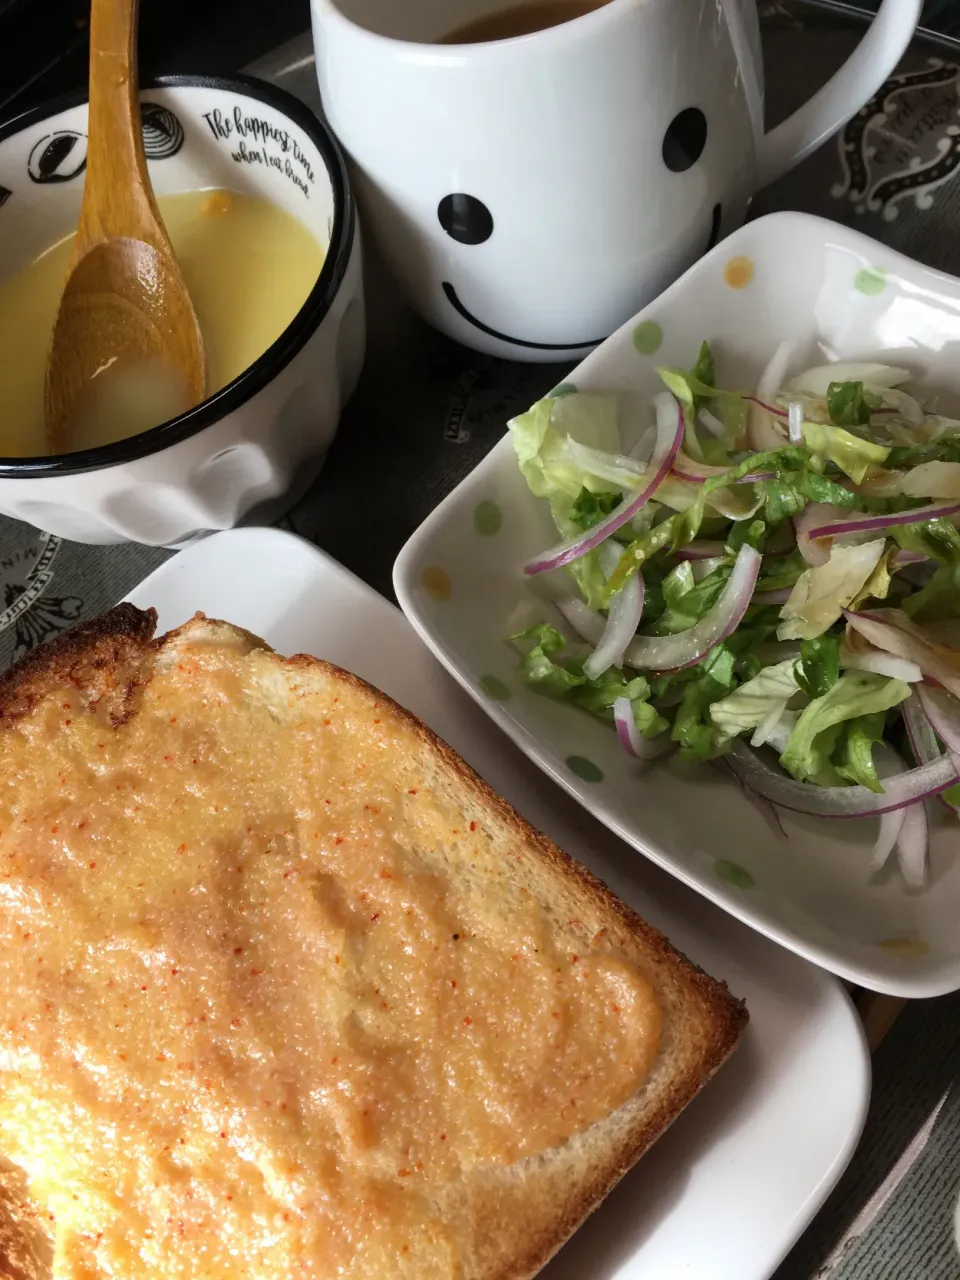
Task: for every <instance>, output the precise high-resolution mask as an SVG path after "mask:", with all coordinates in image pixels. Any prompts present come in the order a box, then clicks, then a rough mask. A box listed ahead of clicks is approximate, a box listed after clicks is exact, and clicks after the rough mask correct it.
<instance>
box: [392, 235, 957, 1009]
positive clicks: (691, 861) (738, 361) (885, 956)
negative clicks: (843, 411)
mask: <svg viewBox="0 0 960 1280" xmlns="http://www.w3.org/2000/svg"><path fill="white" fill-rule="evenodd" d="M704 339H706V340H707V341H708V342H710V344H711V346H712V347H713V349H714V352H715V354H716V356H717V367H718V378H717V381H718V384H719V385H720V386H726V387H745V386H755V385H756V379H757V377H758V375H759V374H760V372H761V370H762V369H763V366H764V365H765V364H766V362H767V361H768V360H769V358H770V355H771V354H772V352H773V351H774V349H775V348H776V346H777V344H778V343H779V342H780V341H784V340H790V341H796V342H797V344H798V346H797V351H796V353H795V361H796V364H795V371H796V372H799V370H800V369H801V368H803V367H805V365H811V364H815V363H821V362H822V361H823V360H824V359H834V358H843V359H850V358H853V359H856V358H861V359H862V358H872V359H883V358H887V359H888V360H889V362H890V363H892V364H897V365H905V366H907V367H909V368H911V369H913V370H915V371H916V373H917V375H918V376H917V379H916V383H917V385H918V386H919V387H920V388H921V394H929V393H932V392H935V391H939V392H941V393H942V392H943V391H944V390H946V389H949V388H951V387H953V388H955V391H954V397H953V399H954V403H953V405H952V409H953V410H956V409H958V408H960V400H958V395H960V386H958V380H957V373H956V368H957V354H958V344H960V280H956V279H954V278H953V277H952V276H945V275H942V274H941V273H939V272H936V271H930V270H928V269H927V268H925V267H921V266H919V265H918V264H917V263H915V262H911V261H910V260H909V259H908V258H904V257H902V256H901V255H900V254H897V253H894V252H893V251H892V250H890V249H887V248H886V247H884V246H883V245H880V244H878V243H877V242H876V241H873V240H868V239H867V238H866V237H865V236H862V235H859V234H858V233H857V232H855V231H849V230H847V228H845V227H841V226H837V225H836V224H834V223H832V222H826V221H824V220H823V219H821V218H813V217H810V216H809V215H807V214H800V213H777V214H772V215H770V216H769V217H766V218H761V219H758V220H757V221H756V222H753V223H750V224H748V225H747V226H746V227H743V228H742V229H741V230H740V231H737V232H735V233H734V235H732V236H730V237H729V239H727V240H724V241H723V242H722V243H721V244H719V245H718V246H717V247H716V249H714V250H713V252H712V253H709V254H708V255H707V256H706V257H705V258H703V259H701V260H700V262H698V263H697V264H696V266H694V267H692V268H691V269H690V270H689V271H688V272H687V273H686V275H684V276H683V277H682V278H681V279H680V280H678V281H677V283H676V284H674V285H672V286H671V288H669V289H667V291H666V292H665V293H664V294H662V295H661V297H659V298H658V299H657V300H656V301H655V302H653V303H651V305H650V306H649V307H647V308H646V309H645V310H644V311H642V312H640V314H639V315H638V316H636V317H635V318H634V319H633V320H632V321H631V322H630V323H629V324H628V325H625V326H624V328H623V329H621V330H620V331H619V332H618V333H615V334H614V335H613V337H611V338H609V339H608V340H607V341H606V342H605V343H604V344H603V345H602V346H601V347H599V348H598V349H597V350H596V351H595V352H594V353H593V354H592V355H591V356H589V357H588V358H587V359H586V360H585V361H584V362H583V364H582V365H580V366H579V368H577V369H576V370H574V372H573V373H572V374H571V375H570V378H569V383H568V384H567V385H575V386H576V387H577V388H579V389H581V390H590V391H609V392H618V393H623V392H626V391H631V390H632V391H633V392H634V393H636V394H638V395H639V397H642V400H643V401H644V402H647V401H648V398H649V396H651V395H652V394H653V393H654V392H655V391H656V390H662V389H663V388H662V384H661V383H660V380H659V378H658V377H657V374H656V366H657V365H660V364H667V365H679V366H681V367H683V368H689V367H690V366H691V365H692V364H693V362H694V360H695V358H696V354H697V351H698V350H699V347H700V343H701V342H702V341H703V340H704ZM939 405H940V407H941V408H942V409H943V410H944V411H945V412H949V411H950V407H949V396H945V395H942V394H941V395H940V398H939ZM954 416H957V414H956V413H955V414H954ZM638 417H639V415H636V414H635V415H634V420H635V421H636V420H638ZM623 443H624V447H627V448H629V447H630V446H631V444H632V443H634V442H633V441H631V440H629V439H626V440H624V442H623ZM481 504H482V505H481ZM495 527H496V529H497V531H496V532H495V533H492V532H491V530H493V529H494V528H495ZM485 535H486V536H485ZM556 541H557V533H556V529H555V528H554V526H553V524H552V522H551V520H550V515H549V512H548V510H547V504H546V503H545V502H542V501H539V500H537V499H535V498H534V497H532V496H531V494H530V493H529V491H528V490H527V487H526V484H525V482H524V480H523V478H522V476H521V475H520V473H519V470H518V468H517V464H516V459H515V457H514V454H513V451H512V449H511V447H510V444H509V442H508V441H506V440H503V441H501V442H500V443H499V444H498V445H497V446H496V448H494V449H493V450H492V451H491V453H490V454H488V456H487V457H486V458H485V459H484V460H483V462H481V463H480V465H479V466H478V467H476V468H475V469H474V471H472V472H471V474H470V475H469V476H467V478H466V479H465V480H464V481H463V483H462V484H460V485H459V486H458V487H457V488H456V489H455V490H454V491H453V493H452V494H450V496H449V497H448V498H447V499H446V500H445V501H444V502H442V503H441V504H440V506H439V507H437V509H436V510H435V511H433V512H432V513H431V515H429V516H428V517H427V519H426V520H425V521H424V522H423V524H422V525H421V526H420V528H419V529H418V530H417V531H416V533H414V535H413V537H412V538H411V539H410V541H409V542H408V543H407V545H406V546H405V547H404V548H403V551H402V552H401V553H400V556H399V558H398V559H397V563H396V567H395V569H394V584H395V586H396V590H397V596H398V598H399V600H400V604H401V606H402V607H403V610H404V612H405V613H406V614H407V616H408V617H409V618H410V620H411V622H412V623H413V624H414V626H415V627H416V628H417V630H418V631H419V632H420V634H421V636H422V637H423V638H424V640H426V642H427V643H428V644H429V645H430V647H431V648H432V649H433V651H434V652H435V653H436V654H437V656H438V657H439V658H440V659H441V661H442V662H443V663H444V664H445V665H446V666H447V667H448V668H449V670H450V671H451V672H452V673H453V674H454V675H455V676H456V677H457V679H458V680H459V681H460V682H461V684H462V685H463V686H464V687H465V688H466V689H468V690H469V691H470V693H472V694H473V696H474V697H475V698H476V699H477V701H478V702H480V703H481V704H482V705H483V706H484V707H485V708H486V710H487V712H488V714H489V715H491V716H492V717H493V718H494V719H495V720H496V722H497V723H498V724H499V725H500V726H501V727H502V728H503V729H505V730H506V731H507V733H509V734H510V736H511V737H512V738H513V740H514V741H515V742H516V743H518V744H519V745H520V746H521V747H522V748H523V750H524V751H526V752H527V754H528V755H529V756H531V757H532V758H533V759H534V760H536V762H537V763H538V764H539V765H540V766H541V768H543V769H545V770H546V771H547V773H549V774H550V775H551V777H553V778H555V779H556V781H557V782H559V783H560V784H561V786H563V787H565V788H566V789H567V790H568V791H569V792H570V793H571V794H572V795H575V796H576V797H577V799H578V800H580V801H581V803H582V804H584V805H586V806H587V808H589V809H590V811H591V812H592V813H593V814H594V815H595V816H596V817H598V818H600V819H601V820H602V821H603V822H605V823H606V824H607V826H609V827H610V828H612V830H614V831H616V832H617V833H618V834H619V835H621V836H623V838H624V839H626V840H629V841H630V843H631V844H633V845H634V846H635V847H636V848H637V849H639V850H640V851H641V852H642V853H645V854H646V855H647V856H648V857H649V858H652V859H653V861H655V862H657V863H659V865H660V866H662V867H665V868H666V869H667V870H668V871H671V872H672V873H673V874H674V875H675V876H678V877H679V878H680V879H681V880H683V881H685V882H686V883H687V884H689V885H692V886H693V887H694V888H695V889H698V890H699V891H700V892H701V893H703V894H705V895H706V896H707V897H708V898H710V899H711V900H712V901H714V902H717V903H719V904H720V905H721V906H723V907H725V908H726V909H727V910H728V911H730V912H732V913H733V914H734V915H735V916H738V917H739V918H740V919H741V920H746V921H748V922H749V923H750V924H752V925H754V927H755V928H757V929H760V930H762V932H764V933H766V934H768V935H769V936H770V937H772V938H776V939H777V941H779V942H782V943H783V944H784V945H785V946H788V947H792V948H793V949H794V950H795V951H798V952H800V954H801V955H805V956H807V957H808V958H809V959H811V960H815V961H816V962H817V963H818V964H822V965H825V966H826V967H827V968H830V969H832V970H833V971H834V972H835V973H839V974H841V975H842V976H843V977H845V978H848V979H850V980H851V981H853V982H856V983H859V984H860V985H862V986H867V987H872V988H874V989H875V990H877V991H887V992H890V993H893V994H897V995H904V996H932V995H939V994H942V993H944V992H947V991H954V990H956V989H957V988H960V929H958V928H957V919H958V917H960V856H958V855H960V839H958V833H957V824H956V821H953V823H952V825H951V826H950V827H949V828H948V826H947V823H946V820H944V821H943V822H941V823H939V830H937V832H936V834H935V836H934V839H933V842H932V843H933V851H932V874H931V884H930V888H929V890H928V891H926V892H925V893H922V894H910V893H908V892H906V891H905V890H904V889H903V887H902V884H901V882H900V879H899V876H898V875H897V874H896V873H894V874H887V875H885V876H884V877H883V878H882V880H880V881H879V882H875V881H871V882H869V883H868V864H869V858H870V846H871V845H872V843H873V841H874V840H875V839H876V828H877V822H876V820H875V819H874V820H872V821H866V820H861V821H859V822H836V821H835V822H830V821H826V820H823V819H818V820H811V819H804V818H793V817H790V816H785V817H784V825H785V827H786V828H787V831H788V834H789V839H788V840H783V839H782V838H778V837H777V836H776V835H775V834H774V833H773V832H772V831H771V829H770V827H769V826H768V824H767V823H766V822H765V821H764V819H763V817H762V816H761V815H760V814H759V813H758V812H757V810H756V809H755V808H753V806H751V805H750V804H749V803H748V802H747V801H746V800H745V798H744V796H743V794H742V793H741V790H740V788H739V787H738V786H737V785H736V784H735V783H733V782H732V781H730V780H728V779H727V778H724V777H722V776H721V775H718V774H715V773H714V772H713V771H712V770H708V769H699V770H695V771H693V772H692V773H691V772H690V771H689V770H688V771H687V772H686V774H684V773H683V772H682V771H680V770H678V768H677V767H676V766H675V765H674V766H669V765H663V764H662V763H661V764H656V765H654V766H640V765H638V763H637V762H636V761H634V760H631V759H630V758H629V757H628V756H627V755H626V754H625V753H624V752H623V750H622V749H621V747H620V745H619V743H618V741H617V738H616V735H615V734H614V733H613V732H612V731H611V730H610V729H609V728H608V727H607V726H606V725H604V724H602V723H601V722H600V721H597V720H594V719H593V718H591V717H589V716H586V715H584V714H582V713H579V712H577V711H576V710H572V709H571V708H570V707H568V706H565V705H560V704H557V703H552V702H550V701H549V700H548V699H546V698H544V697H542V696H541V695H539V694H536V693H534V692H533V691H532V690H530V689H526V688H523V687H521V686H518V685H517V684H515V683H512V680H513V673H514V670H515V667H516V656H515V655H514V654H512V652H511V651H510V649H509V648H508V646H507V645H505V644H504V642H503V638H504V636H505V635H507V634H508V632H509V630H510V629H511V627H510V619H511V617H512V616H515V615H516V611H517V609H518V606H520V607H523V605H524V604H526V606H527V607H528V608H529V605H530V603H531V602H532V601H533V600H534V596H533V592H532V590H531V587H530V585H529V583H528V582H524V581H523V575H522V573H521V571H520V566H521V564H522V563H523V562H524V561H525V560H527V559H529V558H530V557H532V556H533V555H535V554H536V553H537V552H538V551H542V550H543V549H544V548H545V547H550V546H552V545H554V544H555V543H556ZM425 575H426V576H425ZM438 584H440V588H441V589H438ZM539 610H540V612H539V616H540V617H541V618H544V617H547V616H551V615H552V612H553V611H552V607H551V606H549V605H544V604H543V603H542V602H541V603H540V605H539ZM545 610H546V612H545ZM528 623H529V618H528V622H527V623H525V624H521V625H528ZM512 629H513V630H518V629H519V627H518V626H517V625H514V626H513V627H512ZM490 677H493V678H494V680H495V681H497V682H498V683H497V684H495V685H494V686H493V687H494V688H495V689H500V691H501V692H503V690H504V686H506V689H507V691H509V693H510V694H511V695H512V696H510V698H509V701H494V700H492V699H491V698H490V696H488V690H489V689H490V687H491V685H490ZM481 680H485V684H486V689H485V688H484V686H483V685H482V684H481ZM571 758H573V759H574V761H575V762H576V761H579V762H580V765H581V767H583V765H584V763H586V764H589V765H590V766H592V772H591V780H586V781H585V780H584V779H583V777H580V776H577V774H576V773H575V772H574V771H573V770H572V769H571V768H570V764H569V762H570V760H571ZM598 774H600V775H602V778H598ZM691 778H692V779H693V781H691ZM930 810H931V815H932V816H934V815H935V814H936V811H939V810H941V806H938V805H931V806H930Z"/></svg>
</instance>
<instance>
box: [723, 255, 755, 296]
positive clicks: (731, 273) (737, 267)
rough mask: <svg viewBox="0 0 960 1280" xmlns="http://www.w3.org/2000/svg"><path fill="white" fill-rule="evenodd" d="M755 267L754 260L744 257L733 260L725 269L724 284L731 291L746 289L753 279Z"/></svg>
mask: <svg viewBox="0 0 960 1280" xmlns="http://www.w3.org/2000/svg"><path fill="white" fill-rule="evenodd" d="M753 273H754V265H753V259H752V258H745V257H743V256H740V257H737V258H731V259H730V261H729V262H728V263H727V264H726V266H725V267H724V268H723V283H724V284H727V285H729V286H730V288H731V289H745V288H746V287H747V285H748V284H749V283H750V282H751V280H752V279H753Z"/></svg>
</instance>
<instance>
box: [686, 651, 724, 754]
mask: <svg viewBox="0 0 960 1280" xmlns="http://www.w3.org/2000/svg"><path fill="white" fill-rule="evenodd" d="M735 661H736V660H735V657H734V654H733V653H732V652H731V651H730V650H729V649H728V648H727V647H726V645H722V644H721V645H717V647H716V648H715V649H711V650H710V652H709V653H708V654H707V656H706V658H704V660H703V662H701V663H700V665H699V667H697V668H696V671H697V675H696V677H695V678H694V679H692V680H690V681H688V682H687V683H686V684H685V685H684V689H683V698H682V700H681V702H680V706H679V707H678V708H677V713H676V715H675V717H674V721H673V731H672V737H673V740H674V742H676V743H678V744H679V747H680V755H681V756H682V757H683V758H685V759H689V760H713V759H715V758H716V757H718V756H721V755H724V754H725V753H726V751H727V750H729V744H730V740H729V737H728V736H727V735H726V734H724V732H723V731H722V730H721V729H720V728H719V727H718V726H717V725H715V724H714V723H713V721H712V719H711V717H710V709H711V707H712V705H713V704H714V703H715V702H718V701H719V700H720V699H721V698H723V697H724V696H725V695H726V694H727V693H728V692H729V691H730V690H731V689H732V688H733V687H734V685H735V684H736V676H735V675H734V666H735Z"/></svg>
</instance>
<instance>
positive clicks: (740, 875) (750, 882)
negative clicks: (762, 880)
mask: <svg viewBox="0 0 960 1280" xmlns="http://www.w3.org/2000/svg"><path fill="white" fill-rule="evenodd" d="M713 869H714V871H715V872H716V873H717V877H718V879H720V880H723V881H725V882H726V883H727V884H732V885H733V886H734V887H735V888H737V889H752V888H753V887H754V885H755V884H756V883H757V882H756V880H754V878H753V876H752V875H751V874H750V872H749V871H748V870H747V868H746V867H741V865H740V863H739V862H730V861H729V860H728V859H727V858H718V859H717V861H716V862H715V863H714V864H713Z"/></svg>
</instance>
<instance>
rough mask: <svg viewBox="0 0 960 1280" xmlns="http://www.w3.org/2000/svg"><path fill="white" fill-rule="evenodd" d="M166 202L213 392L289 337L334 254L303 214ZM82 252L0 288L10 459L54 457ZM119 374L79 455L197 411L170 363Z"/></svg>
mask: <svg viewBox="0 0 960 1280" xmlns="http://www.w3.org/2000/svg"><path fill="white" fill-rule="evenodd" d="M159 205H160V212H161V214H162V215H163V220H164V223H165V224H166V228H167V231H168V233H169V235H170V239H171V241H172V243H173V248H174V251H175V253H176V256H177V261H178V262H179V263H180V268H181V270H182V271H183V275H184V278H185V279H186V282H187V288H188V289H189V291H190V296H191V298H192V299H193V305H194V308H195V309H196V313H197V318H198V320H199V321H200V329H201V332H202V334H203V342H204V349H205V351H206V357H207V395H212V394H213V393H214V392H216V391H219V390H220V389H221V388H222V387H225V386H226V385H227V383H228V382H232V381H233V379H234V378H236V377H237V376H238V375H239V374H241V373H242V372H243V371H244V370H245V369H247V368H249V366H250V365H251V364H253V363H254V362H255V361H256V360H257V359H259V357H260V356H262V355H263V353H264V352H265V351H266V350H267V348H268V347H270V346H271V345H272V344H273V343H274V342H275V341H276V340H277V338H279V337H280V335H281V333H282V332H283V331H284V329H286V327H287V325H288V324H289V323H290V322H291V320H292V319H293V318H294V316H295V315H296V314H297V312H298V311H299V310H300V308H301V307H302V306H303V304H304V302H305V301H306V299H307V296H308V295H309V293H310V290H311V289H312V288H313V286H314V285H315V284H316V281H317V277H318V276H319V274H320V271H321V268H322V267H323V261H324V257H325V251H324V248H323V247H322V246H321V244H320V243H319V241H318V240H317V239H316V237H315V236H314V235H313V234H312V233H311V232H310V231H309V230H308V229H307V227H306V226H305V225H304V224H303V223H302V222H300V220H299V219H298V218H296V217H294V216H293V214H290V213H288V212H287V211H286V210H285V209H281V208H280V207H279V206H277V205H275V204H271V203H270V202H269V201H268V200H263V199H260V198H259V197H256V196H249V195H243V194H240V193H237V192H233V191H223V190H215V191H210V190H208V191H188V192H184V193H183V194H180V195H172V196H161V197H160V198H159ZM72 248H73V236H72V235H70V236H67V237H66V238H65V239H63V240H61V241H59V242H58V243H57V244H55V245H53V246H52V247H51V248H50V249H48V250H46V251H45V252H44V253H42V254H40V255H39V257H37V258H35V259H34V260H33V262H30V263H28V264H27V265H26V266H25V267H22V268H21V269H20V271H18V272H17V273H16V274H15V275H13V276H12V277H10V278H9V279H7V280H5V281H3V282H2V283H0V351H2V352H3V362H2V367H0V404H2V405H3V413H2V414H0V455H2V456H6V457H34V456H38V455H41V454H48V453H50V452H51V449H50V445H49V442H48V439H47V433H46V428H45V423H44V412H43V385H44V375H45V371H46V364H47V356H48V353H49V350H50V339H51V337H52V334H53V326H54V322H55V320H56V315H57V308H58V306H59V304H60V295H61V293H62V292H63V286H64V284H65V283H66V276H67V267H68V263H69V259H70V253H71V250H72ZM110 374H111V370H110V369H107V370H106V371H105V374H104V375H102V387H99V388H97V394H95V395H91V396H90V397H89V398H87V399H86V402H85V404H84V407H83V409H82V411H81V412H80V413H79V414H78V416H77V419H76V420H75V422H74V423H73V424H72V425H71V429H70V438H69V448H70V451H75V450H77V449H89V448H93V447H94V446H95V445H101V444H109V443H111V442H113V441H116V440H123V439H125V438H126V437H127V436H131V435H136V434H137V433H138V432H140V431H145V430H147V429H148V428H150V427H154V426H157V425H159V424H160V423H161V422H166V421H167V420H168V419H169V418H171V417H175V416H176V415H177V414H178V413H180V412H182V411H183V409H184V408H185V407H186V405H185V403H184V390H183V387H182V384H181V383H180V381H179V378H178V376H177V375H176V373H173V372H172V371H170V370H168V369H166V368H164V367H155V366H154V365H152V364H144V365H143V366H136V367H131V368H128V369H125V370H122V371H121V370H118V371H113V376H107V375H110ZM100 381H101V379H100V378H98V379H97V380H96V382H97V383H99V382H100ZM95 385H96V384H95Z"/></svg>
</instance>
